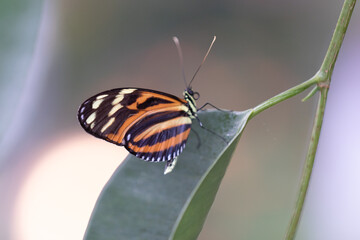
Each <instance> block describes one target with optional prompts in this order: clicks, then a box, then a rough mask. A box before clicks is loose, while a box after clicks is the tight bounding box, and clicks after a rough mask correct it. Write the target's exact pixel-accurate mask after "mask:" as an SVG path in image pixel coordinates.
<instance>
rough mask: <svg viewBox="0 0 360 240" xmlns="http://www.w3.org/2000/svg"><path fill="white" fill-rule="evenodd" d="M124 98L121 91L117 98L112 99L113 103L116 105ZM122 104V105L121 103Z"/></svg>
mask: <svg viewBox="0 0 360 240" xmlns="http://www.w3.org/2000/svg"><path fill="white" fill-rule="evenodd" d="M123 99H124V94H122V93H121V92H120V93H119V94H118V95H116V97H115V99H114V100H113V101H112V103H111V104H112V105H116V104H118V103H119V102H121V101H122V100H123ZM120 106H121V105H120Z"/></svg>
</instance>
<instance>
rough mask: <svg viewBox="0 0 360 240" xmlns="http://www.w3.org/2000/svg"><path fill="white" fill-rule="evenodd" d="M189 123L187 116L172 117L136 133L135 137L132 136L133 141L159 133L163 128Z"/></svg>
mask: <svg viewBox="0 0 360 240" xmlns="http://www.w3.org/2000/svg"><path fill="white" fill-rule="evenodd" d="M189 123H191V119H190V118H189V117H177V118H173V119H170V120H168V121H165V122H161V123H158V124H155V125H153V126H151V127H149V128H148V129H146V130H145V131H144V132H142V133H140V134H139V135H136V137H135V138H134V141H135V142H137V141H140V140H141V139H143V138H146V137H149V136H151V135H154V134H157V133H160V132H162V131H164V130H167V129H170V128H173V127H177V126H180V125H183V124H189Z"/></svg>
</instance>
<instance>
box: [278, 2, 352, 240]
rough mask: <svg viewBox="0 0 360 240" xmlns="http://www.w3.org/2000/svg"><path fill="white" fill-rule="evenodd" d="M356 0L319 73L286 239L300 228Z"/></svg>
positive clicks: (349, 6)
mask: <svg viewBox="0 0 360 240" xmlns="http://www.w3.org/2000/svg"><path fill="white" fill-rule="evenodd" d="M355 3H356V0H345V1H344V4H343V7H342V9H341V13H340V16H339V19H338V22H337V24H336V27H335V31H334V34H333V36H332V39H331V42H330V45H329V48H328V50H327V52H326V55H325V58H324V61H323V63H322V65H321V67H320V70H319V72H318V74H319V75H320V76H321V78H322V79H321V81H320V82H319V83H318V87H319V89H320V99H319V103H318V108H317V111H316V115H315V121H314V126H313V130H312V135H311V140H310V144H309V149H308V153H307V156H306V160H305V167H304V169H303V174H302V177H301V181H300V190H299V194H298V198H297V201H296V205H295V208H294V212H293V216H292V218H291V221H290V224H289V227H288V230H287V233H286V236H285V239H286V240H293V239H294V238H295V234H296V230H297V228H298V224H299V219H300V216H301V212H302V209H303V206H304V201H305V197H306V193H307V189H308V186H309V182H310V178H311V173H312V168H313V165H314V160H315V155H316V150H317V146H318V142H319V137H320V131H321V126H322V122H323V117H324V112H325V105H326V100H327V94H328V91H329V86H330V81H331V75H332V72H333V70H334V66H335V62H336V58H337V56H338V53H339V50H340V47H341V45H342V42H343V39H344V36H345V33H346V30H347V27H348V25H349V22H350V19H351V15H352V12H353V9H354V6H355Z"/></svg>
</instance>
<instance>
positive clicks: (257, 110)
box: [249, 74, 322, 119]
mask: <svg viewBox="0 0 360 240" xmlns="http://www.w3.org/2000/svg"><path fill="white" fill-rule="evenodd" d="M321 80H322V78H321V76H320V75H319V74H316V75H315V76H314V77H312V78H310V79H309V80H307V81H305V82H303V83H301V84H299V85H297V86H295V87H292V88H290V89H288V90H286V91H284V92H282V93H280V94H278V95H276V96H274V97H272V98H270V99H268V100H266V101H265V102H263V103H261V104H259V105H258V106H256V107H254V108H253V111H252V113H251V115H250V117H249V119H251V118H253V117H255V116H256V115H258V114H259V113H261V112H262V111H264V110H266V109H268V108H270V107H272V106H274V105H276V104H278V103H280V102H282V101H284V100H286V99H288V98H291V97H293V96H295V95H297V94H299V93H301V92H303V91H305V90H306V89H308V88H309V87H311V86H313V85H315V84H317V83H319V82H320V81H321Z"/></svg>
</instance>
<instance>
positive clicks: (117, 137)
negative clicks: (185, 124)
mask: <svg viewBox="0 0 360 240" xmlns="http://www.w3.org/2000/svg"><path fill="white" fill-rule="evenodd" d="M172 105H173V104H172ZM187 109H188V108H187V107H186V106H185V105H183V104H179V102H178V103H176V104H174V105H173V106H169V104H167V105H166V107H162V108H159V109H152V110H151V111H148V110H147V111H144V110H143V111H139V112H138V113H136V114H134V115H132V116H131V117H128V118H127V119H126V121H125V122H124V123H123V124H122V125H121V127H120V128H119V130H118V131H117V133H115V134H113V133H109V134H107V135H106V138H107V139H108V140H110V141H113V142H117V143H121V142H122V140H123V139H124V137H125V134H126V132H127V131H128V130H129V129H130V128H131V127H132V126H133V125H134V124H135V123H137V122H138V121H140V120H141V119H142V118H144V117H146V116H148V115H151V114H155V113H159V112H166V111H187Z"/></svg>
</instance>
